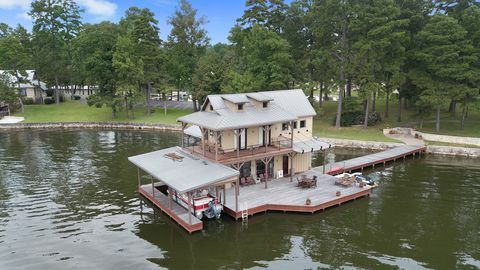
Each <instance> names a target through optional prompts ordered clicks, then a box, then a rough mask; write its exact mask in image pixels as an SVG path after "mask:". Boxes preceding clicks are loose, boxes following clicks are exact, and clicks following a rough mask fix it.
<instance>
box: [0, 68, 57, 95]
mask: <svg viewBox="0 0 480 270" xmlns="http://www.w3.org/2000/svg"><path fill="white" fill-rule="evenodd" d="M25 73H26V76H25V75H22V72H20V71H18V74H19V75H18V76H19V77H20V88H34V87H40V89H42V90H43V91H46V90H47V89H48V87H47V84H46V83H44V82H42V81H39V80H37V79H35V70H31V69H29V70H25ZM2 74H3V75H7V76H8V80H9V81H10V84H12V85H13V86H14V87H18V80H17V78H16V77H15V76H13V75H12V73H11V72H8V71H6V70H0V75H2Z"/></svg>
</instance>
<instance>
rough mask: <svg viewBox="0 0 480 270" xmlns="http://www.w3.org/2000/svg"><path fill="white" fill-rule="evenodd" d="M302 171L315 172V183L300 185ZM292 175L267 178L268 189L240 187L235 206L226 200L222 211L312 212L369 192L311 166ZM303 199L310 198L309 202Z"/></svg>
mask: <svg viewBox="0 0 480 270" xmlns="http://www.w3.org/2000/svg"><path fill="white" fill-rule="evenodd" d="M302 175H306V176H307V177H312V176H314V175H315V176H317V185H316V187H314V188H306V189H305V188H300V187H299V186H298V182H297V178H299V179H300V178H301V177H302ZM293 178H294V180H293V181H291V180H290V177H285V178H280V179H275V180H271V181H269V183H268V189H265V188H264V186H263V185H251V186H246V187H242V188H241V192H240V195H239V196H238V203H239V205H240V206H239V209H238V210H235V204H234V202H231V201H227V203H226V205H224V211H225V212H226V213H227V214H229V215H230V216H232V217H233V218H235V219H238V218H242V214H243V215H247V216H250V215H254V214H257V213H263V212H266V211H270V210H271V211H286V212H304V213H313V212H316V211H320V210H325V209H327V208H329V207H332V206H337V205H340V204H342V203H345V202H348V201H351V200H355V199H357V198H360V197H364V196H367V195H369V194H370V192H371V187H370V186H365V187H359V186H358V185H351V186H349V187H341V186H338V185H335V180H336V178H335V177H333V176H331V175H326V174H321V173H318V172H316V171H314V170H310V171H307V172H304V173H302V174H300V175H295V176H294V177H293ZM337 191H340V196H337ZM227 196H233V191H232V190H227ZM307 199H309V200H310V204H309V205H307Z"/></svg>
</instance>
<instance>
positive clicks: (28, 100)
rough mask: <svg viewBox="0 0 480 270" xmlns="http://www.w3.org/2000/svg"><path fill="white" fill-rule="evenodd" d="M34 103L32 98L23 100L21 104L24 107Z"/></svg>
mask: <svg viewBox="0 0 480 270" xmlns="http://www.w3.org/2000/svg"><path fill="white" fill-rule="evenodd" d="M34 103H35V102H34V101H33V98H23V104H25V105H32V104H34Z"/></svg>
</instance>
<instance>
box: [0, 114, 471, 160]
mask: <svg viewBox="0 0 480 270" xmlns="http://www.w3.org/2000/svg"><path fill="white" fill-rule="evenodd" d="M52 128H54V129H124V130H160V131H174V132H180V131H181V126H180V125H176V124H154V123H128V122H51V123H16V124H2V125H0V131H2V130H25V129H52ZM322 139H323V140H324V141H326V142H328V143H331V144H333V145H335V146H336V147H339V148H357V149H368V150H385V149H387V148H391V147H396V146H400V145H404V144H403V143H393V142H378V141H360V140H350V139H336V138H327V137H322ZM426 153H428V154H436V155H444V156H445V155H446V156H460V157H469V158H480V148H467V147H456V146H439V145H428V146H427V150H426Z"/></svg>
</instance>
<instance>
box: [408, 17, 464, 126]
mask: <svg viewBox="0 0 480 270" xmlns="http://www.w3.org/2000/svg"><path fill="white" fill-rule="evenodd" d="M466 34H467V31H465V29H463V28H462V27H461V26H460V25H459V24H458V22H457V20H455V19H454V18H451V17H448V16H446V15H443V14H435V15H433V16H432V17H431V18H430V20H429V21H428V23H427V24H426V25H425V27H424V28H423V29H422V31H420V32H419V33H418V35H417V37H416V41H417V42H418V48H419V50H418V51H416V52H414V57H415V59H417V61H418V62H417V63H418V65H417V68H416V69H414V70H413V71H412V72H411V76H412V78H413V79H414V82H415V84H417V85H418V86H420V87H421V88H422V89H423V91H422V94H421V96H420V98H421V99H423V102H425V103H429V104H430V105H431V106H432V107H434V108H435V109H436V130H437V132H438V131H439V130H440V112H441V107H442V106H443V105H445V104H446V102H447V101H448V100H449V97H450V96H451V95H452V93H455V92H456V91H457V90H459V89H460V91H464V88H465V87H466V85H465V82H466V81H468V79H469V78H468V73H469V71H470V68H471V61H472V54H471V52H472V50H471V45H470V44H469V43H468V41H467V40H466Z"/></svg>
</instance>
